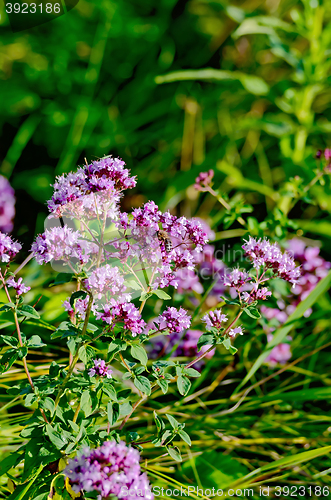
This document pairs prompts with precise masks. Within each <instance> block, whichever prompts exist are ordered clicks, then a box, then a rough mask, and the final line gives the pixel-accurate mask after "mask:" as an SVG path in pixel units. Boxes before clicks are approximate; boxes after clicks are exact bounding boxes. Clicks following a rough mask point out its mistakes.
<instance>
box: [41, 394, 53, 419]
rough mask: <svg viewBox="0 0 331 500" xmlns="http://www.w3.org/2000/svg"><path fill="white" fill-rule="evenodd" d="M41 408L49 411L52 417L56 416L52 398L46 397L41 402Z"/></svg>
mask: <svg viewBox="0 0 331 500" xmlns="http://www.w3.org/2000/svg"><path fill="white" fill-rule="evenodd" d="M39 406H40V407H41V408H43V410H48V411H49V412H50V414H51V417H52V416H53V415H54V411H55V404H54V401H53V399H52V398H48V397H46V398H45V399H44V400H42V401H40V403H39Z"/></svg>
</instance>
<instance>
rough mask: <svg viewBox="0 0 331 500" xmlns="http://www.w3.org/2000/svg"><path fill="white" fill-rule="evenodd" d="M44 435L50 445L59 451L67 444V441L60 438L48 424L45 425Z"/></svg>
mask: <svg viewBox="0 0 331 500" xmlns="http://www.w3.org/2000/svg"><path fill="white" fill-rule="evenodd" d="M46 433H47V436H48V437H49V439H50V440H51V443H53V444H54V446H55V448H57V449H58V450H61V449H62V448H63V447H64V446H66V445H67V444H68V441H67V439H66V438H65V437H62V436H61V434H60V433H59V432H57V431H56V430H54V429H53V427H52V426H51V425H50V424H46Z"/></svg>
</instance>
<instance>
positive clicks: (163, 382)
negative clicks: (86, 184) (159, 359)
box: [156, 378, 169, 394]
mask: <svg viewBox="0 0 331 500" xmlns="http://www.w3.org/2000/svg"><path fill="white" fill-rule="evenodd" d="M156 382H157V384H158V385H159V386H160V387H161V389H162V392H163V394H167V392H168V388H169V384H168V382H167V381H166V380H164V378H159V379H157V381H156Z"/></svg>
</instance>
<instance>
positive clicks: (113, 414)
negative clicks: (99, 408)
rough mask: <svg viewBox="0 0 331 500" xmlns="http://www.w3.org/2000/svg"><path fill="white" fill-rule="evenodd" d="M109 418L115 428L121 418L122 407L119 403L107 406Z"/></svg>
mask: <svg viewBox="0 0 331 500" xmlns="http://www.w3.org/2000/svg"><path fill="white" fill-rule="evenodd" d="M107 416H108V421H109V423H110V425H111V426H113V425H114V424H115V423H116V422H117V420H118V418H119V416H120V405H119V404H118V403H111V402H109V403H108V404H107Z"/></svg>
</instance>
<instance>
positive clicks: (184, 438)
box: [178, 429, 192, 446]
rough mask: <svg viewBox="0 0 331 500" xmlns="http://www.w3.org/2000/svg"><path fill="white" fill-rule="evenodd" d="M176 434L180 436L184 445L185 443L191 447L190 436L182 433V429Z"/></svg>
mask: <svg viewBox="0 0 331 500" xmlns="http://www.w3.org/2000/svg"><path fill="white" fill-rule="evenodd" d="M178 434H179V435H180V437H181V438H182V440H183V441H185V443H187V444H188V445H189V446H191V444H192V442H191V438H190V436H189V435H188V434H187V432H185V431H183V430H182V429H181V430H179V431H178Z"/></svg>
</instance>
